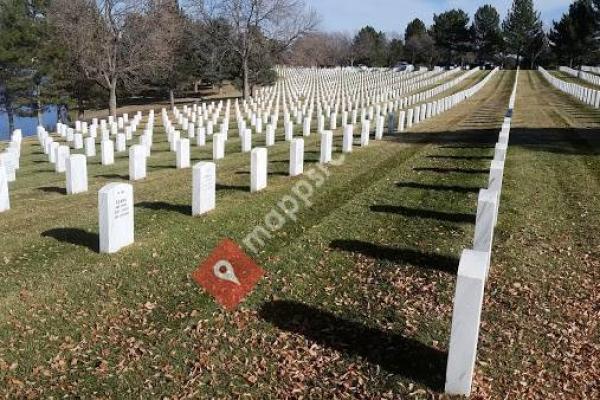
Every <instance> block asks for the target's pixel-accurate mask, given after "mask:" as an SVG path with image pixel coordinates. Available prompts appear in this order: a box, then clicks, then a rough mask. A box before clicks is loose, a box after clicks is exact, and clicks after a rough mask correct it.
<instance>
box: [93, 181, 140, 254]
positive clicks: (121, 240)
mask: <svg viewBox="0 0 600 400" xmlns="http://www.w3.org/2000/svg"><path fill="white" fill-rule="evenodd" d="M133 213H134V210H133V186H131V185H130V184H128V183H109V184H108V185H106V186H104V187H103V188H102V189H100V191H99V192H98V221H99V226H100V252H101V253H109V254H110V253H116V252H117V251H119V250H121V249H122V248H123V247H125V246H129V245H130V244H132V243H133V242H134V219H133Z"/></svg>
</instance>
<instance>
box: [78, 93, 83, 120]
mask: <svg viewBox="0 0 600 400" xmlns="http://www.w3.org/2000/svg"><path fill="white" fill-rule="evenodd" d="M84 118H85V107H84V106H83V99H82V98H81V97H77V119H78V120H80V121H81V120H83V119H84Z"/></svg>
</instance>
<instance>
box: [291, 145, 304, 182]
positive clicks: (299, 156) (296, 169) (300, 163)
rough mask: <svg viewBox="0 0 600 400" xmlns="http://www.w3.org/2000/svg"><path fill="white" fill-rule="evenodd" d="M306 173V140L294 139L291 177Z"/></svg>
mask: <svg viewBox="0 0 600 400" xmlns="http://www.w3.org/2000/svg"><path fill="white" fill-rule="evenodd" d="M303 172H304V139H300V138H296V139H292V141H291V143H290V176H298V175H301V174H302V173H303Z"/></svg>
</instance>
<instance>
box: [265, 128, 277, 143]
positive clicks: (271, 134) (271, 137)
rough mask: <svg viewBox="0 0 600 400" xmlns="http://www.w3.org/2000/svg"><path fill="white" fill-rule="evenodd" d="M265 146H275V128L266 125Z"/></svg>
mask: <svg viewBox="0 0 600 400" xmlns="http://www.w3.org/2000/svg"><path fill="white" fill-rule="evenodd" d="M265 142H266V143H265V144H266V146H267V147H271V146H273V145H274V144H275V128H274V127H273V125H271V124H268V125H267V132H266V134H265Z"/></svg>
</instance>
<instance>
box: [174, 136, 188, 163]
mask: <svg viewBox="0 0 600 400" xmlns="http://www.w3.org/2000/svg"><path fill="white" fill-rule="evenodd" d="M176 147H177V156H176V161H177V162H176V165H177V168H178V169H185V168H189V167H190V140H189V139H179V141H178V142H177V146H176Z"/></svg>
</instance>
